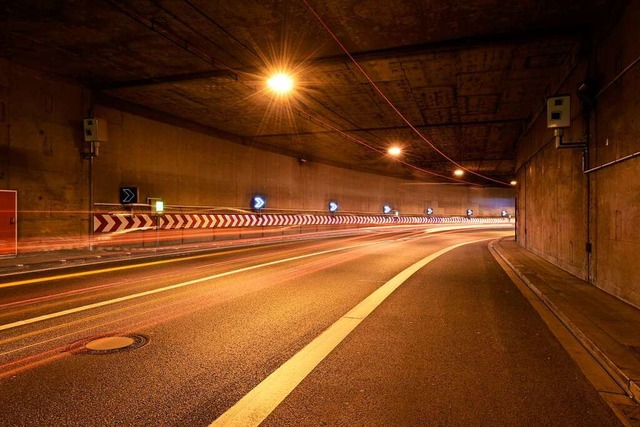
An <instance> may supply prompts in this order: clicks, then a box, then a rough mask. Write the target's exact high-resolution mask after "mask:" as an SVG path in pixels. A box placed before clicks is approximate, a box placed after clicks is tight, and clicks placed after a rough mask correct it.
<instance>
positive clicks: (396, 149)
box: [387, 147, 402, 156]
mask: <svg viewBox="0 0 640 427" xmlns="http://www.w3.org/2000/svg"><path fill="white" fill-rule="evenodd" d="M387 153H389V154H390V155H392V156H399V155H400V153H402V148H400V147H389V149H388V150H387Z"/></svg>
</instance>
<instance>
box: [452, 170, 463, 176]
mask: <svg viewBox="0 0 640 427" xmlns="http://www.w3.org/2000/svg"><path fill="white" fill-rule="evenodd" d="M453 174H454V175H455V176H462V175H464V171H463V170H462V169H456V170H454V171H453Z"/></svg>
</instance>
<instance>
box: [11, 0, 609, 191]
mask: <svg viewBox="0 0 640 427" xmlns="http://www.w3.org/2000/svg"><path fill="white" fill-rule="evenodd" d="M307 1H308V3H307ZM611 4H612V2H611V1H607V0H593V1H575V0H554V1H551V0H510V1H506V0H467V1H442V0H439V1H434V0H394V1H384V0H323V1H320V0H306V1H305V0H261V1H256V0H254V1H250V0H234V1H210V0H141V1H133V2H126V1H124V0H100V1H98V0H67V1H63V0H57V1H37V0H22V1H15V2H9V4H6V2H5V3H4V6H3V9H4V10H3V12H4V13H3V16H2V17H1V18H0V20H1V21H0V56H2V57H5V58H7V59H9V60H10V61H14V62H17V63H20V64H23V65H27V66H31V67H35V68H38V69H41V70H45V71H47V72H50V73H52V74H55V75H58V76H61V77H64V78H69V79H73V80H77V81H79V82H81V83H82V84H84V85H86V86H88V87H90V88H93V89H95V90H96V96H95V98H96V100H97V102H99V103H104V104H107V105H112V106H116V107H119V108H124V109H128V110H131V111H135V112H138V113H139V114H143V115H147V116H150V117H154V118H158V119H161V120H165V121H169V122H172V123H175V124H178V125H182V126H187V127H192V128H194V127H195V128H199V129H200V130H203V131H205V132H209V133H211V134H217V135H222V136H225V137H227V138H229V139H231V140H234V141H236V142H240V143H244V144H247V145H254V146H256V147H259V148H264V149H268V150H271V151H276V152H280V153H284V154H287V155H292V156H296V157H298V158H304V159H306V160H308V161H316V162H322V163H326V164H333V165H338V166H342V167H348V168H351V169H357V170H364V171H370V172H375V173H380V174H386V175H392V176H401V177H406V178H412V179H420V180H424V181H431V182H451V181H450V180H448V179H445V178H442V177H439V176H437V175H432V174H430V173H428V172H425V171H430V172H433V173H436V174H440V175H443V176H445V177H450V176H452V175H451V172H452V171H453V169H455V168H456V165H455V164H454V163H452V162H451V161H450V160H453V161H454V162H455V163H458V164H460V165H462V166H464V167H465V168H467V169H469V171H471V172H476V173H477V174H480V175H483V176H485V177H486V178H485V177H481V176H477V175H473V174H472V173H467V174H466V175H465V177H464V178H463V180H465V181H468V182H472V183H477V184H481V185H499V184H497V183H496V181H493V180H497V181H502V182H504V181H509V180H511V179H512V177H513V175H514V172H515V171H514V167H515V159H514V157H515V154H514V145H515V143H516V141H517V140H518V138H519V135H520V134H521V133H522V131H523V129H524V128H525V127H526V126H527V124H528V123H529V122H530V121H531V119H532V117H534V116H535V114H536V113H537V112H538V111H539V110H540V109H541V107H542V106H543V103H544V98H545V96H547V95H549V94H550V93H551V92H552V91H553V90H554V85H555V84H556V83H557V82H558V81H559V80H560V79H561V77H562V74H563V72H564V71H563V67H564V68H566V67H567V64H569V63H570V62H571V58H572V56H574V55H576V53H579V52H580V50H581V49H582V48H583V46H584V44H585V40H588V39H589V36H590V34H591V33H592V31H593V29H594V28H597V27H598V26H599V25H600V24H601V21H602V20H603V19H604V18H605V17H607V16H608V13H607V12H609V11H610V10H611ZM334 36H335V38H336V39H337V40H338V41H339V42H340V43H342V47H341V46H340V45H339V44H338V42H337V41H336V40H335V39H334ZM347 53H348V54H347ZM350 56H351V57H350ZM280 69H290V70H293V71H294V73H295V79H296V89H295V92H294V94H293V95H292V96H290V97H288V98H286V99H281V98H277V97H275V96H274V95H273V94H271V93H270V92H268V91H266V90H265V79H266V77H267V76H268V75H269V74H270V72H271V71H273V70H280ZM383 95H384V96H383ZM385 98H386V99H385ZM412 126H413V129H412ZM391 143H398V144H400V145H402V146H403V148H404V152H403V154H402V156H401V157H400V159H401V160H402V162H404V163H402V162H398V161H396V160H393V159H391V158H389V157H388V156H386V155H384V154H383V153H384V152H385V151H386V149H387V147H388V146H389V145H390V144H391ZM434 147H435V148H434Z"/></svg>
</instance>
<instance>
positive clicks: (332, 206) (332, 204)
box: [329, 202, 338, 212]
mask: <svg viewBox="0 0 640 427" xmlns="http://www.w3.org/2000/svg"><path fill="white" fill-rule="evenodd" d="M337 210H338V202H329V212H336V211H337Z"/></svg>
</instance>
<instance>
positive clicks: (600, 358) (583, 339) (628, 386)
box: [489, 239, 640, 403]
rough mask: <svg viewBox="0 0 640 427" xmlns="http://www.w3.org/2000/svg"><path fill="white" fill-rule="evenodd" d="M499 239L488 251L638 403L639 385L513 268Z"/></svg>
mask: <svg viewBox="0 0 640 427" xmlns="http://www.w3.org/2000/svg"><path fill="white" fill-rule="evenodd" d="M499 240H501V239H496V240H492V241H491V242H490V243H489V249H490V250H491V251H492V252H493V253H495V254H496V255H498V256H499V257H500V259H502V260H503V261H504V262H505V264H507V265H508V266H509V268H510V269H511V270H512V271H513V272H514V273H515V274H516V276H518V277H519V278H520V280H522V281H523V282H524V283H525V284H526V285H527V287H528V288H529V289H530V290H531V291H532V292H533V293H534V294H535V295H536V296H537V297H538V299H540V301H542V302H543V303H544V304H545V305H546V306H547V307H548V308H549V310H551V312H552V313H553V314H554V315H555V316H556V317H557V318H558V320H560V322H562V324H563V325H564V326H565V327H566V328H567V329H568V330H569V331H570V332H571V334H573V336H574V337H576V339H577V340H578V341H579V342H580V344H582V346H583V347H584V348H585V349H586V350H587V351H588V352H589V353H590V354H591V356H592V357H593V358H594V359H595V360H596V361H597V362H598V363H599V364H600V365H601V366H602V367H603V368H604V369H605V370H606V371H607V372H608V373H609V375H611V378H613V379H614V381H615V382H616V383H617V384H618V385H619V386H620V387H622V389H623V390H624V391H625V392H626V393H627V394H628V395H629V397H630V398H631V399H633V401H634V402H636V403H640V401H639V399H640V385H639V384H636V383H635V382H634V381H632V380H631V378H629V377H628V376H627V375H626V374H625V373H624V372H623V371H622V370H621V369H620V368H619V367H618V366H617V365H616V364H615V363H614V362H613V361H612V360H611V359H609V358H608V357H607V355H606V354H604V352H603V351H602V350H600V348H599V347H598V346H597V345H596V344H595V343H594V342H593V341H591V340H590V339H589V338H588V337H587V336H586V335H585V334H584V333H583V332H582V331H581V330H580V328H578V326H576V325H575V324H574V323H573V322H572V321H571V320H570V319H569V318H568V317H567V316H566V315H565V314H564V313H562V311H560V309H559V308H558V307H557V306H556V305H555V304H554V303H553V302H552V301H551V300H550V299H549V298H547V297H546V296H545V295H544V293H542V292H541V291H540V290H539V289H538V288H537V287H536V286H535V285H534V284H533V282H531V280H529V278H527V276H526V275H525V274H524V273H523V272H522V271H520V270H519V269H518V268H517V267H516V266H514V265H513V264H512V263H511V262H510V261H509V260H508V259H507V257H506V256H505V255H504V254H503V252H502V251H501V249H499V248H498V245H496V242H498V241H499Z"/></svg>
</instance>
